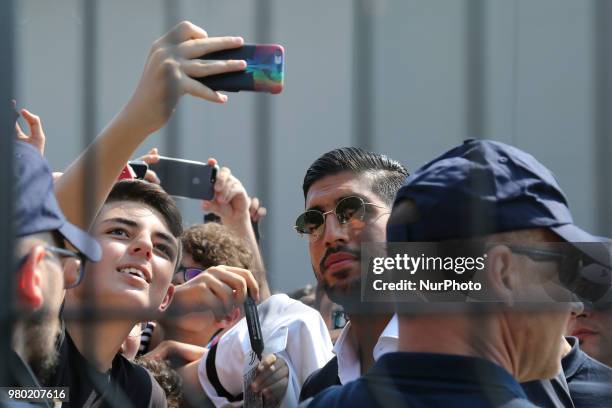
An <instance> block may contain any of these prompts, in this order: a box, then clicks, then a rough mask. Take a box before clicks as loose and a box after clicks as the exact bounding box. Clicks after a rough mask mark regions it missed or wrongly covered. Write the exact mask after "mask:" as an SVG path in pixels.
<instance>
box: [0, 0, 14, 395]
mask: <svg viewBox="0 0 612 408" xmlns="http://www.w3.org/2000/svg"><path fill="white" fill-rule="evenodd" d="M15 48H16V47H15V4H14V2H13V0H3V1H1V2H0V55H2V58H3V63H2V64H0V106H2V108H1V109H0V188H2V194H0V259H4V260H5V261H4V262H3V266H2V267H1V268H0V299H2V301H0V333H1V334H0V362H3V363H0V384H7V382H8V378H9V377H8V375H9V369H10V367H9V365H8V364H6V363H4V362H6V361H8V356H9V353H10V349H11V339H12V337H13V336H12V329H13V327H12V322H13V317H14V316H13V308H12V306H13V281H14V280H13V275H14V270H13V269H14V255H13V246H14V242H13V236H14V230H13V206H14V202H13V174H14V172H13V139H14V138H13V135H14V134H15V128H14V126H15V122H14V116H13V113H12V110H11V109H9V107H10V103H11V99H12V98H14V96H15V94H14V92H15ZM7 260H8V261H7Z"/></svg>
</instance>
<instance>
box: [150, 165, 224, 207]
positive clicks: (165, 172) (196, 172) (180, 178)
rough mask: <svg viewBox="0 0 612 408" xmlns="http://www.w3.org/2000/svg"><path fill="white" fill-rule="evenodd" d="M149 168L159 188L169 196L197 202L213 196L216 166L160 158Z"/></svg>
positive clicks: (210, 198)
mask: <svg viewBox="0 0 612 408" xmlns="http://www.w3.org/2000/svg"><path fill="white" fill-rule="evenodd" d="M149 168H150V169H151V170H153V171H154V172H155V173H156V174H157V177H158V178H159V179H160V181H161V186H162V187H163V189H164V190H166V192H167V193H168V194H170V195H173V196H177V197H185V198H195V199H199V200H212V199H213V197H214V195H215V190H214V185H215V180H216V179H217V170H218V167H217V166H209V165H208V164H206V163H202V162H198V161H191V160H184V159H174V158H171V157H163V156H162V157H160V159H159V162H157V163H154V164H151V165H149Z"/></svg>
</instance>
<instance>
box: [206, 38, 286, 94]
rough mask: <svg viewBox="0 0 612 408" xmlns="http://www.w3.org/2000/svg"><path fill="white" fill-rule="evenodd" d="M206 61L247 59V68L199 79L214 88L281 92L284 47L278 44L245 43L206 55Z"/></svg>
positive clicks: (232, 90) (236, 90) (218, 89)
mask: <svg viewBox="0 0 612 408" xmlns="http://www.w3.org/2000/svg"><path fill="white" fill-rule="evenodd" d="M199 59H203V60H228V59H232V60H245V61H246V63H247V67H246V69H245V70H244V71H240V72H229V73H226V74H219V75H211V76H207V77H204V78H196V79H197V80H198V81H200V82H202V83H203V84H204V85H206V86H207V87H209V88H210V89H212V90H215V91H227V92H239V91H254V92H268V93H272V94H278V93H281V92H282V90H283V85H284V76H285V75H284V66H285V49H284V48H283V47H282V45H278V44H245V45H243V46H242V47H240V48H234V49H231V50H223V51H217V52H213V53H211V54H206V55H203V56H201V57H199Z"/></svg>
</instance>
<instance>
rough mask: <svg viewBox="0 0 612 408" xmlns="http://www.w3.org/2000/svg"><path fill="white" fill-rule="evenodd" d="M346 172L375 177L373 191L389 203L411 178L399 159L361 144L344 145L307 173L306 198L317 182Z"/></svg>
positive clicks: (331, 152)
mask: <svg viewBox="0 0 612 408" xmlns="http://www.w3.org/2000/svg"><path fill="white" fill-rule="evenodd" d="M344 171H349V172H352V173H355V175H357V176H358V175H364V174H367V175H368V176H370V178H371V182H372V192H373V193H374V194H376V195H377V196H378V197H379V198H380V199H381V200H383V201H384V202H385V203H387V204H388V205H389V206H391V205H392V204H393V200H394V198H395V194H396V193H397V190H399V189H400V187H401V186H402V183H403V182H404V180H405V179H406V177H408V170H407V169H406V168H405V167H404V166H403V165H402V164H401V163H400V162H398V161H397V160H393V159H390V158H389V157H387V156H385V155H384V154H378V153H372V152H368V151H365V150H363V149H360V148H358V147H341V148H339V149H335V150H332V151H330V152H327V153H325V154H324V155H322V156H321V157H319V158H318V159H317V160H315V161H314V163H312V164H311V165H310V167H309V168H308V170H307V171H306V175H305V176H304V184H303V186H302V188H303V190H304V199H306V196H307V195H308V190H310V187H311V186H312V185H313V184H314V183H315V182H317V181H319V180H321V179H322V178H324V177H327V176H332V175H335V174H338V173H342V172H344Z"/></svg>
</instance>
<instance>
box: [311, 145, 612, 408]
mask: <svg viewBox="0 0 612 408" xmlns="http://www.w3.org/2000/svg"><path fill="white" fill-rule="evenodd" d="M387 241H388V243H415V242H416V243H420V242H436V243H438V245H439V246H441V245H447V246H448V245H450V244H451V243H452V246H455V247H456V245H461V244H469V245H473V246H478V247H479V248H480V249H479V253H481V254H483V253H484V254H486V262H485V266H484V268H483V269H482V270H480V272H479V273H478V274H474V277H473V278H472V279H476V278H478V279H479V281H480V282H482V284H483V285H484V289H483V292H482V293H474V292H473V291H472V292H468V293H463V294H462V295H463V298H464V299H466V300H469V302H463V303H459V302H456V301H455V302H453V303H448V302H446V301H444V299H441V297H440V296H439V295H440V294H439V293H428V292H426V291H421V292H419V297H418V299H414V298H413V299H411V300H412V301H411V302H405V303H402V302H398V303H397V305H396V306H397V308H398V316H399V344H398V348H399V352H396V353H389V354H386V355H384V356H383V357H381V358H380V359H379V360H378V361H377V362H376V363H375V364H374V366H373V367H372V369H371V370H370V372H369V373H368V374H366V375H365V376H363V377H362V378H361V379H359V380H357V381H355V382H353V383H351V384H349V385H346V386H344V387H335V388H334V389H329V390H327V391H324V392H323V393H321V394H320V395H319V396H317V397H315V399H314V400H313V401H311V405H310V406H312V407H334V406H344V405H345V404H346V403H347V402H349V401H350V403H351V406H354V407H375V406H431V407H465V406H474V407H475V406H479V407H535V406H536V405H534V404H532V403H531V402H530V401H529V400H528V399H527V396H526V395H525V393H524V391H523V390H522V388H521V386H520V385H519V382H525V381H530V380H536V379H548V378H553V377H555V375H557V374H558V373H559V372H560V371H561V356H562V348H561V345H562V342H561V341H560V340H561V339H562V335H563V333H564V331H565V327H566V324H567V322H568V320H569V316H570V311H571V308H572V305H573V301H574V300H575V297H574V296H580V297H582V298H587V299H588V298H590V299H593V300H594V299H595V298H597V297H599V296H601V293H602V289H603V288H604V287H606V286H607V287H608V289H609V285H610V283H609V282H602V281H597V280H590V279H589V277H588V276H587V275H583V273H582V272H583V270H584V268H586V267H588V266H591V265H596V266H597V267H598V268H600V269H601V271H603V272H606V271H609V270H610V257H609V254H608V253H607V248H605V245H604V244H603V243H602V242H601V240H600V239H598V238H596V237H595V236H593V235H591V234H589V233H587V232H585V231H583V230H581V229H580V228H578V227H577V226H576V225H574V223H573V220H572V217H571V214H570V211H569V208H568V205H567V200H566V198H565V195H564V194H563V192H562V191H561V189H560V187H559V185H558V184H557V182H556V180H555V178H554V176H553V175H552V173H551V172H550V171H549V170H548V169H547V168H545V167H544V166H543V165H542V164H540V163H539V162H537V161H536V159H535V158H534V157H532V156H531V155H529V154H527V153H525V152H523V151H521V150H519V149H517V148H514V147H511V146H508V145H506V144H503V143H499V142H494V141H488V140H467V141H465V142H464V143H463V144H461V145H459V146H457V147H455V148H453V149H451V150H449V151H448V152H446V153H444V154H443V155H441V156H439V157H438V158H436V159H434V160H432V161H431V162H429V163H427V164H425V165H424V166H422V167H421V168H420V169H419V170H417V171H416V172H415V173H413V174H412V175H411V176H410V177H409V178H408V179H407V180H406V182H405V184H404V186H403V187H402V188H401V189H400V190H399V191H398V194H397V197H396V199H395V202H394V204H393V211H392V213H391V216H390V218H389V222H388V225H387ZM583 242H587V244H585V245H583V244H582V243H583ZM450 273H451V274H452V273H454V271H450ZM604 275H605V273H604ZM416 276H419V275H416ZM454 295H459V294H457V293H456V294H454ZM457 298H458V297H457V296H453V297H452V299H454V300H457ZM468 298H469V299H468ZM417 300H418V301H417ZM478 300H484V301H483V302H479V301H478Z"/></svg>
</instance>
